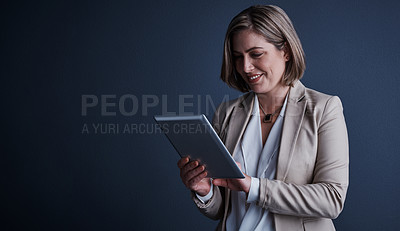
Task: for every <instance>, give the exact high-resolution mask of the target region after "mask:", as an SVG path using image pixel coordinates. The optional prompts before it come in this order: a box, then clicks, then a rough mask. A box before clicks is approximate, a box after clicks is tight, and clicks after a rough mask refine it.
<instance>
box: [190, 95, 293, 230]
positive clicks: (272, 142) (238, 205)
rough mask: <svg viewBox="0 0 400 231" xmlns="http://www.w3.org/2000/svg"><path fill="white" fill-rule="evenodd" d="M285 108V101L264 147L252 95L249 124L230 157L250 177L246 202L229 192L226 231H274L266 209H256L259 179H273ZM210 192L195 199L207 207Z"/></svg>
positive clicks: (256, 99) (256, 106)
mask: <svg viewBox="0 0 400 231" xmlns="http://www.w3.org/2000/svg"><path fill="white" fill-rule="evenodd" d="M286 104H287V97H286V99H285V101H284V104H283V107H282V109H281V111H280V113H279V115H278V118H277V119H276V121H275V123H274V125H273V126H272V128H271V131H270V133H269V135H268V138H267V141H266V143H265V145H264V146H263V144H262V133H261V132H262V130H261V121H260V111H259V104H258V97H257V95H255V99H254V105H253V111H252V112H251V118H250V121H249V123H248V125H247V127H246V130H245V132H244V134H243V136H242V139H241V141H240V142H239V143H238V146H237V147H236V148H235V151H234V154H233V158H234V159H235V161H237V162H239V163H240V164H241V166H242V171H243V172H244V173H246V174H247V175H249V176H251V186H250V191H249V194H248V196H247V199H246V193H245V192H237V191H231V212H230V214H229V215H228V219H227V224H226V228H227V230H268V231H274V230H275V224H274V219H273V215H272V214H271V213H270V212H269V211H268V209H265V208H262V207H260V206H257V205H256V201H257V200H258V198H259V192H260V190H259V188H260V181H259V178H268V179H274V178H275V174H276V165H277V159H278V152H279V144H280V138H281V134H282V125H283V118H284V115H285V111H286ZM212 187H213V186H212ZM212 191H213V190H212V189H211V190H210V193H209V194H208V195H206V196H204V197H201V196H199V195H197V197H198V198H199V199H200V200H201V201H203V202H205V203H206V202H207V201H208V200H209V199H210V198H211V197H212Z"/></svg>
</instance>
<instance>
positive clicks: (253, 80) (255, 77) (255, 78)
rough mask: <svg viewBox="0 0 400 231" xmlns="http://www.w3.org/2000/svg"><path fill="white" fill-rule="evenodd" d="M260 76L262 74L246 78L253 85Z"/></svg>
mask: <svg viewBox="0 0 400 231" xmlns="http://www.w3.org/2000/svg"><path fill="white" fill-rule="evenodd" d="M262 75H263V74H257V75H252V76H247V78H248V79H249V82H251V83H254V82H257V81H258V80H259V79H260V78H261V76H262Z"/></svg>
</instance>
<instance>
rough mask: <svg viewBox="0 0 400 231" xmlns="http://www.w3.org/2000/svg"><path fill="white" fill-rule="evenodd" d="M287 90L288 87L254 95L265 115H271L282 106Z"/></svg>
mask: <svg viewBox="0 0 400 231" xmlns="http://www.w3.org/2000/svg"><path fill="white" fill-rule="evenodd" d="M289 88H290V87H289V86H283V87H282V88H279V89H278V90H277V91H274V92H267V93H256V94H257V97H258V103H259V104H261V105H262V107H263V108H264V110H265V112H266V113H273V112H274V111H276V110H277V109H278V108H279V107H281V106H282V105H283V103H284V101H285V98H286V95H287V93H288V92H289Z"/></svg>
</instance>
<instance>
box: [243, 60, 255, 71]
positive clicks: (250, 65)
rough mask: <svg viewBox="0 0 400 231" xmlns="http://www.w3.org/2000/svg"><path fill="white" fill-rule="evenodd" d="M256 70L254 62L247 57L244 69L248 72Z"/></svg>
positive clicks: (244, 61)
mask: <svg viewBox="0 0 400 231" xmlns="http://www.w3.org/2000/svg"><path fill="white" fill-rule="evenodd" d="M253 70H254V66H253V63H252V62H251V59H249V58H247V57H245V58H244V59H243V71H244V72H246V73H250V72H252V71H253Z"/></svg>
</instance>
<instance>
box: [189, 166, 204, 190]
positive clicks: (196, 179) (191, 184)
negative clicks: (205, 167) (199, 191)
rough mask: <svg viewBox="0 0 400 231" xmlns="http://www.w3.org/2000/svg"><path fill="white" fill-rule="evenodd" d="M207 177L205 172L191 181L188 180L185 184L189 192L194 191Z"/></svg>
mask: <svg viewBox="0 0 400 231" xmlns="http://www.w3.org/2000/svg"><path fill="white" fill-rule="evenodd" d="M206 176H207V171H202V172H200V173H199V174H198V175H196V176H195V177H193V178H192V179H190V180H189V181H188V183H187V186H188V188H189V189H191V190H196V189H195V186H196V185H197V184H198V183H199V182H200V181H201V180H203V179H204V178H206Z"/></svg>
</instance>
